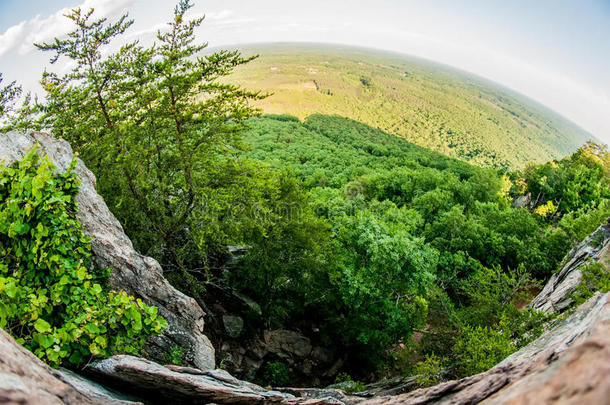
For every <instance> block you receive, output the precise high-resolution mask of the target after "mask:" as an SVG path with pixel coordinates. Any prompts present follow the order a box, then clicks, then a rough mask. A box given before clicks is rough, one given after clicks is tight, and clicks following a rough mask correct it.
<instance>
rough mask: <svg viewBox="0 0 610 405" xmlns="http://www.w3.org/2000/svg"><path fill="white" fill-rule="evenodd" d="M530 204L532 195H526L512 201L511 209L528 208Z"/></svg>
mask: <svg viewBox="0 0 610 405" xmlns="http://www.w3.org/2000/svg"><path fill="white" fill-rule="evenodd" d="M531 202H532V193H527V194H526V195H522V196H521V197H519V198H517V199H515V200H514V201H513V207H515V208H526V207H529V206H530V204H531Z"/></svg>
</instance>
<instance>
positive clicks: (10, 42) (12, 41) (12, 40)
mask: <svg viewBox="0 0 610 405" xmlns="http://www.w3.org/2000/svg"><path fill="white" fill-rule="evenodd" d="M25 25H26V22H25V21H22V22H20V23H19V24H17V25H13V26H12V27H10V28H9V29H7V30H6V31H5V32H4V34H2V35H0V56H2V55H4V54H6V53H8V52H9V51H11V50H12V49H13V48H15V47H16V46H17V44H18V43H19V41H21V39H22V37H23V31H24V28H25Z"/></svg>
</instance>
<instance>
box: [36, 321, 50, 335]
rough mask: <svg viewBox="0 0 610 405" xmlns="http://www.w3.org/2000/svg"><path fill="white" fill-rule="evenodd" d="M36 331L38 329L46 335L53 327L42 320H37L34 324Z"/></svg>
mask: <svg viewBox="0 0 610 405" xmlns="http://www.w3.org/2000/svg"><path fill="white" fill-rule="evenodd" d="M34 329H36V330H37V331H38V332H40V333H45V332H48V331H50V330H51V325H50V324H49V323H48V322H47V321H45V320H44V319H42V318H38V319H36V322H34Z"/></svg>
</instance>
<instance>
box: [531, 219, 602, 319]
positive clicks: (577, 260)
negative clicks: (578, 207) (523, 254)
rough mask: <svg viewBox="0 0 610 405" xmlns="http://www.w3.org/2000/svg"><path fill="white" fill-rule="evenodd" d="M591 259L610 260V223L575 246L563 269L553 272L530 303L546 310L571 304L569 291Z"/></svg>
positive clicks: (550, 310)
mask: <svg viewBox="0 0 610 405" xmlns="http://www.w3.org/2000/svg"><path fill="white" fill-rule="evenodd" d="M589 261H600V262H602V263H603V264H605V265H608V262H609V261H610V224H605V225H602V226H600V227H599V228H598V229H597V230H596V231H595V232H593V233H592V234H591V235H589V236H588V237H587V238H586V239H585V240H584V241H582V242H581V243H579V244H578V245H577V246H576V247H574V248H573V249H572V250H571V251H570V253H568V255H567V256H566V258H565V259H564V262H565V264H564V265H563V266H562V268H561V270H560V271H558V272H557V273H555V274H553V276H551V278H550V280H549V281H548V282H547V284H546V285H545V286H544V288H543V289H542V291H541V292H540V294H538V296H537V297H536V298H534V300H533V301H532V303H531V307H532V308H534V309H537V310H540V311H544V312H547V313H555V312H562V311H564V310H565V309H566V308H568V307H569V306H570V305H571V304H572V302H573V301H572V298H571V297H570V295H571V294H572V293H573V292H574V290H575V289H576V287H577V286H578V284H580V281H581V280H582V273H581V268H582V267H583V266H584V265H586V264H587V263H589Z"/></svg>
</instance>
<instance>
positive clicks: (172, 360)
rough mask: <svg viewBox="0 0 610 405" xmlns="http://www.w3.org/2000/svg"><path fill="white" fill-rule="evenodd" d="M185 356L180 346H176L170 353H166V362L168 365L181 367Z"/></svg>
mask: <svg viewBox="0 0 610 405" xmlns="http://www.w3.org/2000/svg"><path fill="white" fill-rule="evenodd" d="M183 355H184V349H183V348H182V347H180V346H178V345H174V346H172V347H171V349H170V351H169V352H167V353H165V361H167V363H168V364H174V365H177V366H179V365H181V364H182V356H183Z"/></svg>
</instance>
